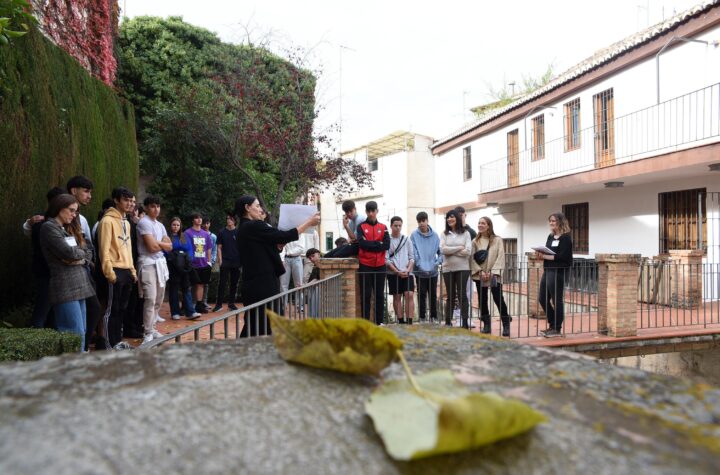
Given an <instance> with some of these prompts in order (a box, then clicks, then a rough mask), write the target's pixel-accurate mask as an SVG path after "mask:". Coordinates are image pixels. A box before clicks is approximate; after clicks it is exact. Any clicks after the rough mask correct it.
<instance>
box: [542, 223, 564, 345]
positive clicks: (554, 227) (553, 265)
mask: <svg viewBox="0 0 720 475" xmlns="http://www.w3.org/2000/svg"><path fill="white" fill-rule="evenodd" d="M548 224H549V225H550V234H549V235H548V237H547V242H546V243H545V247H547V248H549V249H551V250H552V251H553V252H554V253H555V254H543V253H540V252H538V253H537V257H538V258H539V259H543V260H544V262H543V268H544V272H543V276H542V280H541V281H540V292H539V294H540V295H539V296H538V299H539V300H540V305H541V306H542V308H543V310H544V311H545V315H547V322H548V328H547V330H544V331H542V332H540V333H542V335H543V336H544V337H553V336H560V335H561V334H562V324H563V320H564V318H565V306H564V302H563V294H564V293H565V277H566V276H567V273H568V271H569V270H570V268H571V267H572V262H573V254H572V250H573V243H572V237H571V236H570V225H569V224H568V220H567V218H565V215H564V214H562V213H553V214H551V215H550V216H549V217H548Z"/></svg>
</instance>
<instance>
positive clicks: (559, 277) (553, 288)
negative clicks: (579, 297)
mask: <svg viewBox="0 0 720 475" xmlns="http://www.w3.org/2000/svg"><path fill="white" fill-rule="evenodd" d="M565 271H566V269H562V268H561V269H545V272H543V276H542V280H541V281H540V295H539V296H538V299H539V300H540V306H541V307H542V309H543V310H544V311H545V315H547V321H548V328H550V329H553V330H557V331H560V330H561V329H562V324H563V320H565V304H564V302H563V294H564V293H565Z"/></svg>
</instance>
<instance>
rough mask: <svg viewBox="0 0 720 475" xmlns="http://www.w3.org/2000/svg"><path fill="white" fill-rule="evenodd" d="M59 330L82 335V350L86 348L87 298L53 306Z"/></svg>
mask: <svg viewBox="0 0 720 475" xmlns="http://www.w3.org/2000/svg"><path fill="white" fill-rule="evenodd" d="M53 309H54V311H55V324H56V326H57V329H58V331H61V332H71V333H77V334H78V335H80V351H83V350H84V349H85V318H86V315H85V300H73V301H72V302H63V303H57V304H55V305H54V306H53Z"/></svg>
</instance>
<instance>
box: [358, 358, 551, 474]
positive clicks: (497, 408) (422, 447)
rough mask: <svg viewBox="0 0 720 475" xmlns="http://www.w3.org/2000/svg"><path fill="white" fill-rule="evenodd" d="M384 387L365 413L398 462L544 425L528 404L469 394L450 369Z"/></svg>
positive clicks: (466, 447)
mask: <svg viewBox="0 0 720 475" xmlns="http://www.w3.org/2000/svg"><path fill="white" fill-rule="evenodd" d="M415 381H416V382H417V386H418V387H419V388H420V392H418V391H417V390H416V389H414V388H413V387H412V385H411V383H410V382H408V381H406V380H394V381H388V382H385V383H383V384H382V385H381V386H380V387H379V388H378V389H376V390H375V392H373V394H372V396H371V397H370V400H369V401H368V402H367V403H365V411H366V412H367V414H368V415H369V416H370V418H371V419H372V420H373V424H374V425H375V430H376V431H377V432H378V434H379V435H380V437H381V438H382V440H383V442H384V444H385V449H386V450H387V452H388V453H389V454H390V456H391V457H393V458H394V459H396V460H412V459H418V458H423V457H429V456H431V455H437V454H444V453H452V452H460V451H464V450H469V449H473V448H477V447H480V446H483V445H487V444H491V443H493V442H496V441H498V440H501V439H506V438H509V437H513V436H515V435H518V434H521V433H523V432H526V431H528V430H530V429H531V428H533V427H534V426H535V425H537V424H539V423H540V422H543V421H545V416H543V415H542V414H541V413H539V412H537V411H535V410H534V409H532V408H531V407H529V406H528V405H526V404H524V403H522V402H520V401H516V400H512V399H505V398H503V397H501V396H499V395H497V394H495V393H470V392H469V391H468V390H467V388H465V387H464V386H463V385H462V384H460V383H459V382H457V381H456V380H455V377H454V376H453V374H452V372H451V371H448V370H439V371H433V372H430V373H427V374H424V375H421V376H418V377H416V378H415Z"/></svg>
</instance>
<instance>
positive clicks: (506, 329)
mask: <svg viewBox="0 0 720 475" xmlns="http://www.w3.org/2000/svg"><path fill="white" fill-rule="evenodd" d="M500 320H501V321H502V336H506V337H509V336H510V322H511V321H512V318H511V317H500Z"/></svg>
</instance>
